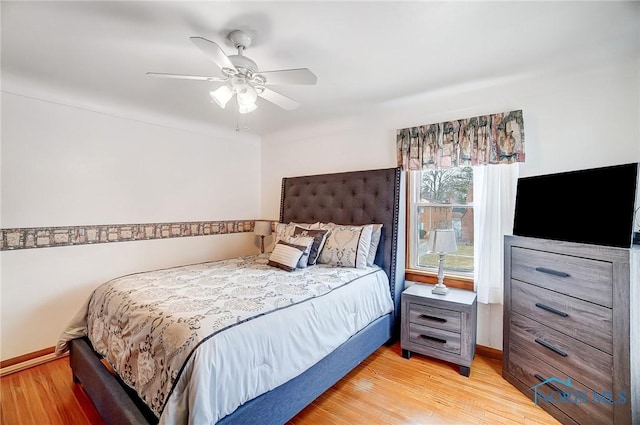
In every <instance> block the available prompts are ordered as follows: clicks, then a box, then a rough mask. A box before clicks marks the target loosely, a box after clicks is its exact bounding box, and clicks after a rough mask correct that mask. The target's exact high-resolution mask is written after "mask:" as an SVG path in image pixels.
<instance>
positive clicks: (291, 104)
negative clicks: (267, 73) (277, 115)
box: [258, 88, 300, 111]
mask: <svg viewBox="0 0 640 425" xmlns="http://www.w3.org/2000/svg"><path fill="white" fill-rule="evenodd" d="M258 96H260V97H261V98H263V99H264V100H268V101H269V102H271V103H273V104H274V105H276V106H279V107H281V108H282V109H285V110H287V111H292V110H294V109H297V108H298V107H299V106H300V104H299V103H298V102H296V101H295V100H293V99H289V98H288V97H287V96H283V95H281V94H280V93H276V92H274V91H273V90H269V89H267V88H265V89H263V90H262V93H260V92H259V91H258Z"/></svg>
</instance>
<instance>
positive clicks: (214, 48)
mask: <svg viewBox="0 0 640 425" xmlns="http://www.w3.org/2000/svg"><path fill="white" fill-rule="evenodd" d="M189 39H190V40H191V41H192V42H193V44H195V45H196V46H198V48H199V49H200V50H202V52H203V53H204V54H205V55H207V56H208V57H209V59H211V60H212V61H213V63H215V64H216V65H218V67H219V68H220V69H221V70H222V69H223V68H228V69H230V70H233V71H234V73H235V72H237V70H236V67H235V66H234V65H233V64H232V63H231V61H230V60H229V58H228V57H227V55H225V54H224V51H222V49H221V48H220V46H218V45H217V44H216V43H214V42H213V41H210V40H207V39H206V38H202V37H189Z"/></svg>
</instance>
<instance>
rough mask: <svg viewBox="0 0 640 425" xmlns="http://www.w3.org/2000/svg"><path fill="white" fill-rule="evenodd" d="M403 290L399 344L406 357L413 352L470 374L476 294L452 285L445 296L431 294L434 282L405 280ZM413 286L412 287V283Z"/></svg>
mask: <svg viewBox="0 0 640 425" xmlns="http://www.w3.org/2000/svg"><path fill="white" fill-rule="evenodd" d="M405 285H406V286H407V289H405V290H404V292H403V293H402V307H401V308H402V313H401V314H402V328H401V334H400V346H401V347H402V356H403V357H404V358H405V359H408V358H410V357H411V352H414V353H420V354H424V355H425V356H430V357H435V358H437V359H441V360H445V361H448V362H451V363H454V364H457V365H459V366H460V374H461V375H464V376H469V373H470V372H471V361H472V360H473V356H474V355H475V352H476V319H477V302H476V294H475V292H472V291H465V290H462V289H456V288H449V293H448V294H446V295H436V294H432V293H431V288H433V285H426V284H423V283H414V282H406V284H405ZM409 285H411V286H409Z"/></svg>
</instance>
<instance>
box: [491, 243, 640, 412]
mask: <svg viewBox="0 0 640 425" xmlns="http://www.w3.org/2000/svg"><path fill="white" fill-rule="evenodd" d="M504 255H505V262H504V263H505V274H504V326H503V331H504V335H503V337H504V338H503V341H504V346H503V364H502V375H503V377H504V378H505V379H506V380H507V381H509V382H510V383H511V384H513V385H514V386H515V387H517V388H518V389H519V390H520V391H522V392H523V393H525V394H526V395H528V396H529V397H530V398H531V399H532V400H534V402H535V403H536V404H538V405H539V406H540V407H542V408H543V409H545V410H547V411H548V412H549V413H550V414H551V415H553V416H554V417H555V418H556V419H558V420H559V421H560V422H561V423H563V424H572V425H575V424H589V425H595V424H616V425H626V424H629V425H631V424H638V423H640V412H639V406H640V404H639V401H640V400H639V398H640V382H639V380H640V359H639V357H640V311H639V310H640V296H639V292H640V271H639V270H640V260H639V258H640V247H634V248H631V249H624V248H611V247H605V246H599V245H585V244H579V243H572V242H561V241H552V240H545V239H536V238H528V237H521V236H506V237H505V249H504Z"/></svg>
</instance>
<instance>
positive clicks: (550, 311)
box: [536, 303, 569, 317]
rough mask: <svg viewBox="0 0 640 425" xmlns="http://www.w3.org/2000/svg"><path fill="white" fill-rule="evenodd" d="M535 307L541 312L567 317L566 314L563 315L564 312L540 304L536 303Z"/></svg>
mask: <svg viewBox="0 0 640 425" xmlns="http://www.w3.org/2000/svg"><path fill="white" fill-rule="evenodd" d="M536 307H538V308H541V309H543V310H546V311H548V312H549V313H553V314H557V315H558V316H562V317H569V315H568V314H567V313H565V312H564V311H560V310H556V309H555V308H553V307H549V306H548V305H544V304H541V303H536Z"/></svg>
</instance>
